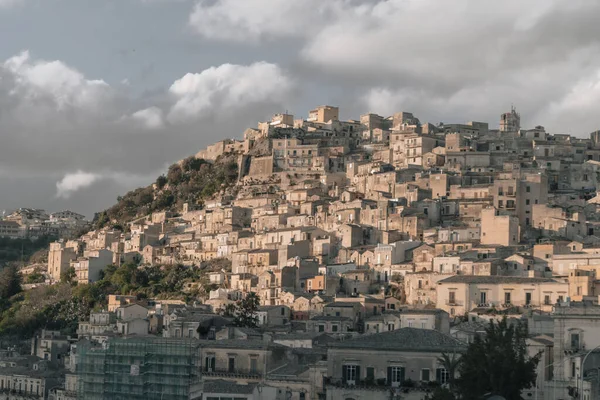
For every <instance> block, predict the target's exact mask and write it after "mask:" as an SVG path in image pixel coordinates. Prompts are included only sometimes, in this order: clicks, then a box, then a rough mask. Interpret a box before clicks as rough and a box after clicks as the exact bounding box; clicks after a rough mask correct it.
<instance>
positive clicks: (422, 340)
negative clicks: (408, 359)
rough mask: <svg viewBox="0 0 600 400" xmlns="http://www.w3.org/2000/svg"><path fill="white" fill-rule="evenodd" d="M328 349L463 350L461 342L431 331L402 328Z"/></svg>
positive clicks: (335, 345)
mask: <svg viewBox="0 0 600 400" xmlns="http://www.w3.org/2000/svg"><path fill="white" fill-rule="evenodd" d="M329 347H330V348H351V349H363V350H392V351H417V352H434V353H435V352H443V351H454V350H459V351H460V350H465V349H466V346H465V344H464V343H462V342H461V341H459V340H457V339H454V338H453V337H451V336H448V335H445V334H443V333H441V332H438V331H434V330H432V329H417V328H402V329H398V330H395V331H391V332H383V333H376V334H373V335H369V336H360V337H357V338H354V339H348V340H344V341H340V342H333V343H331V344H330V345H329Z"/></svg>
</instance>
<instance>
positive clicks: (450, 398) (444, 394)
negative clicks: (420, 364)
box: [425, 387, 456, 400]
mask: <svg viewBox="0 0 600 400" xmlns="http://www.w3.org/2000/svg"><path fill="white" fill-rule="evenodd" d="M425 399H426V400H455V399H456V396H455V395H454V393H453V392H452V390H450V389H448V388H444V387H436V388H435V389H433V392H432V393H431V394H430V395H428V396H427V397H425Z"/></svg>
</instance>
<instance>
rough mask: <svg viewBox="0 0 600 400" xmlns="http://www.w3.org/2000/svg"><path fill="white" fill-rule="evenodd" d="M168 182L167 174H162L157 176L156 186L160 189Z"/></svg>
mask: <svg viewBox="0 0 600 400" xmlns="http://www.w3.org/2000/svg"><path fill="white" fill-rule="evenodd" d="M166 184H167V177H166V176H164V175H161V176H159V177H158V178H156V187H157V188H158V190H162V188H164V187H165V185H166Z"/></svg>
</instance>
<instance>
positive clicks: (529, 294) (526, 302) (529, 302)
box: [525, 292, 531, 305]
mask: <svg viewBox="0 0 600 400" xmlns="http://www.w3.org/2000/svg"><path fill="white" fill-rule="evenodd" d="M525 304H527V305H529V304H531V292H526V293H525Z"/></svg>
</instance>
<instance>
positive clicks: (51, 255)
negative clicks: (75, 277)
mask: <svg viewBox="0 0 600 400" xmlns="http://www.w3.org/2000/svg"><path fill="white" fill-rule="evenodd" d="M77 256H78V254H77V252H76V250H75V249H73V248H72V247H67V245H66V244H65V243H64V242H54V243H50V250H49V252H48V274H49V275H50V276H51V277H52V280H54V281H55V282H59V281H60V278H61V276H62V274H64V273H65V272H67V270H68V269H69V267H70V266H71V262H72V261H74V260H75V259H76V258H77Z"/></svg>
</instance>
